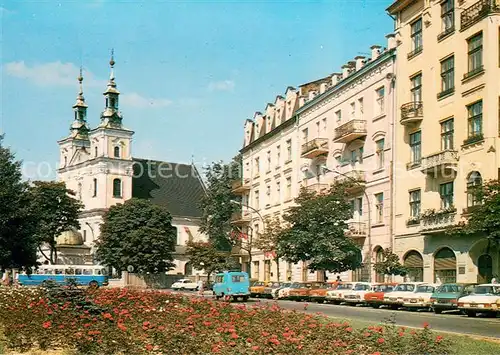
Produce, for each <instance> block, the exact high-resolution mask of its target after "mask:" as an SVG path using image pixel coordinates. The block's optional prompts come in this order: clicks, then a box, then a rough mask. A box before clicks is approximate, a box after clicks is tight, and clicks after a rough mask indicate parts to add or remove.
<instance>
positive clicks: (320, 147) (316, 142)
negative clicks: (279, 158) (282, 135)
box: [301, 138, 328, 159]
mask: <svg viewBox="0 0 500 355" xmlns="http://www.w3.org/2000/svg"><path fill="white" fill-rule="evenodd" d="M323 154H328V138H315V139H313V140H311V141H309V142H307V143H304V144H302V151H301V156H302V158H308V159H312V158H316V157H317V156H319V155H323Z"/></svg>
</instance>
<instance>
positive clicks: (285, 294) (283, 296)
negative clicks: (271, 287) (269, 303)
mask: <svg viewBox="0 0 500 355" xmlns="http://www.w3.org/2000/svg"><path fill="white" fill-rule="evenodd" d="M300 286H301V283H300V282H292V283H291V285H290V286H288V287H284V288H282V289H280V290H279V292H278V299H280V300H282V299H287V298H288V295H289V294H290V291H291V290H293V289H295V288H299V287H300Z"/></svg>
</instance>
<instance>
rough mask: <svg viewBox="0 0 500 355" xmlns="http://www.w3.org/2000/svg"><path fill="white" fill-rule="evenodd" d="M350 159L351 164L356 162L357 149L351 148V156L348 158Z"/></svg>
mask: <svg viewBox="0 0 500 355" xmlns="http://www.w3.org/2000/svg"><path fill="white" fill-rule="evenodd" d="M350 160H351V164H354V163H356V162H357V161H358V152H357V150H355V149H353V150H351V158H350Z"/></svg>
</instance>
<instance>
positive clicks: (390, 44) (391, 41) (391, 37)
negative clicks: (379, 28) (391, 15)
mask: <svg viewBox="0 0 500 355" xmlns="http://www.w3.org/2000/svg"><path fill="white" fill-rule="evenodd" d="M385 38H387V49H388V50H391V49H394V48H396V47H397V43H396V34H394V33H389V34H388V35H387V36H385Z"/></svg>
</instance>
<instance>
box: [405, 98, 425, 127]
mask: <svg viewBox="0 0 500 355" xmlns="http://www.w3.org/2000/svg"><path fill="white" fill-rule="evenodd" d="M423 117H424V104H423V103H422V101H412V102H408V103H406V104H404V105H402V106H401V121H400V123H401V124H402V125H407V124H410V123H415V122H420V121H422V118H423Z"/></svg>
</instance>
